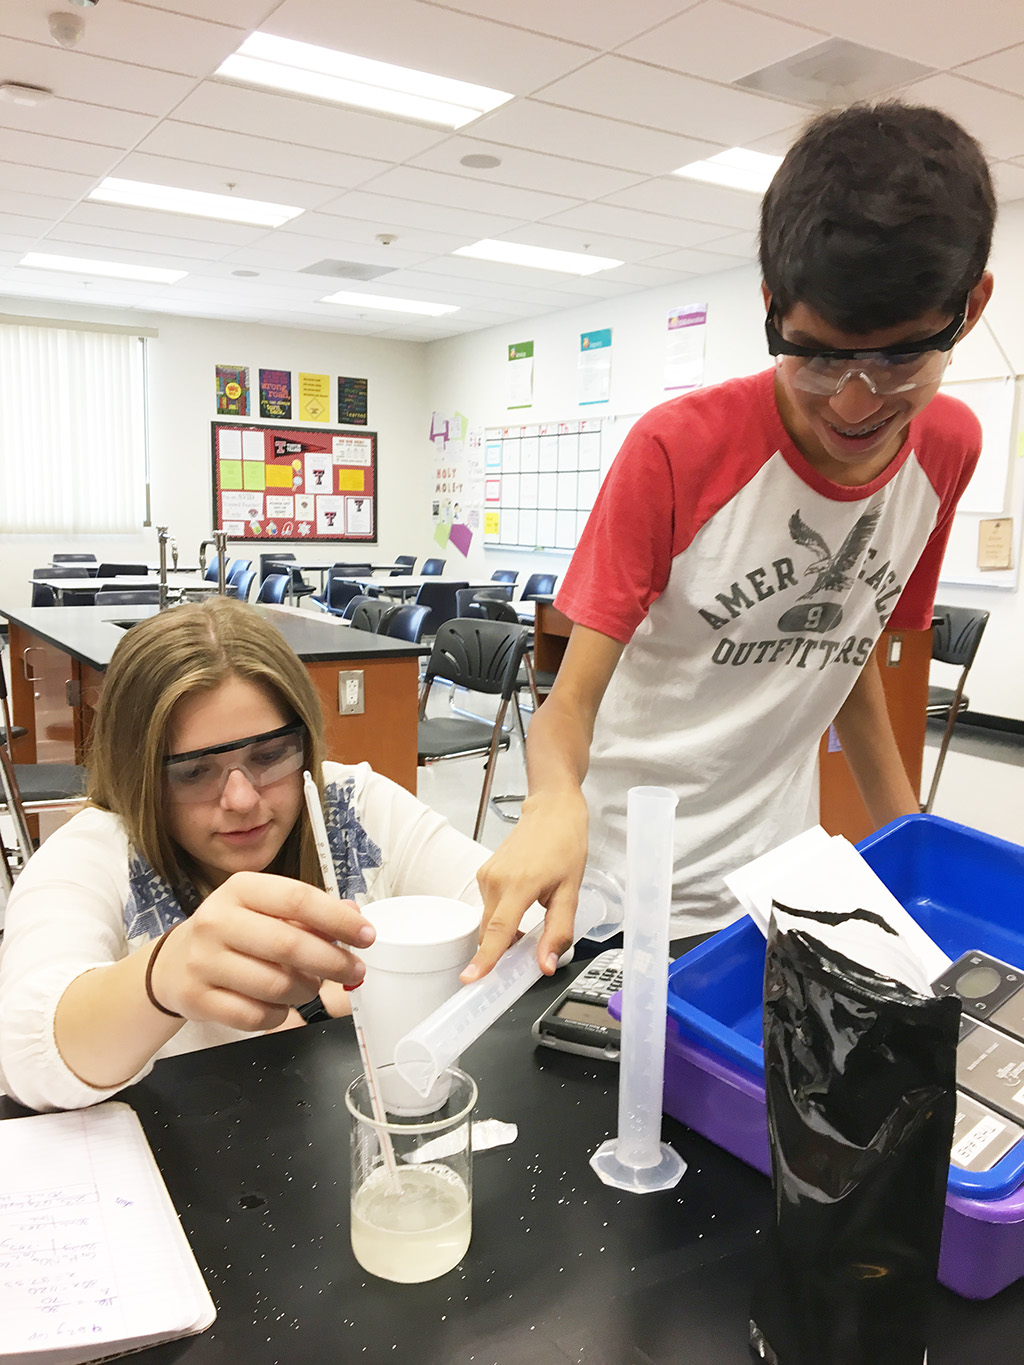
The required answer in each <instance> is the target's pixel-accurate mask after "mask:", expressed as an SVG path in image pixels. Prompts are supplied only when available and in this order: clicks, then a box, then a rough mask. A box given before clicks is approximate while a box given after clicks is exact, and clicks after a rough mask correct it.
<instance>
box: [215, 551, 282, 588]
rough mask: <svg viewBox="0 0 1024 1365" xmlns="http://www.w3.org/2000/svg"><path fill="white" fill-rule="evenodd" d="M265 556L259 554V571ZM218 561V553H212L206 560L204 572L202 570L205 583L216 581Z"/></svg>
mask: <svg viewBox="0 0 1024 1365" xmlns="http://www.w3.org/2000/svg"><path fill="white" fill-rule="evenodd" d="M266 557H267V556H265V555H260V569H261V571H262V569H263V560H264V559H265V558H266ZM219 563H220V555H218V554H214V555H212V556H211V557H210V559H208V560H207V561H206V569H205V570H204V572H203V581H204V582H205V583H216V581H217V566H218V565H219Z"/></svg>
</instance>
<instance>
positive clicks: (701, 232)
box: [548, 204, 721, 247]
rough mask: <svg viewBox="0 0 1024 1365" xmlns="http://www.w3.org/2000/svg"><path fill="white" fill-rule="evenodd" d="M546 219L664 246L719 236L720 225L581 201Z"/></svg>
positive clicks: (691, 243)
mask: <svg viewBox="0 0 1024 1365" xmlns="http://www.w3.org/2000/svg"><path fill="white" fill-rule="evenodd" d="M548 221H549V222H551V223H553V224H554V225H555V226H562V227H572V228H582V229H592V230H594V231H597V232H608V233H611V234H612V236H618V237H632V238H634V239H635V240H637V241H641V242H661V243H664V245H665V246H667V247H668V246H695V245H697V243H699V242H706V241H707V240H708V238H709V237H719V236H721V227H720V226H717V225H716V224H714V223H688V222H685V221H684V220H683V219H681V218H669V217H668V216H667V215H666V214H662V213H643V212H641V211H640V210H639V209H631V208H623V207H621V206H620V205H617V204H581V205H580V207H579V208H574V209H569V210H567V212H565V213H558V214H555V215H554V216H553V217H552V218H550V219H549V220H548Z"/></svg>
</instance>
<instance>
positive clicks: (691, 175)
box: [672, 147, 782, 194]
mask: <svg viewBox="0 0 1024 1365" xmlns="http://www.w3.org/2000/svg"><path fill="white" fill-rule="evenodd" d="M781 165H782V157H781V156H769V155H768V154H767V152H748V151H747V149H746V148H745V147H730V148H729V150H728V151H727V152H719V153H718V155H717V156H709V157H708V159H707V160H706V161H691V162H690V164H689V165H688V166H680V167H679V169H678V170H677V171H673V172H672V174H673V175H681V176H683V177H684V178H685V179H687V180H703V181H706V182H707V183H708V184H709V185H725V186H726V187H727V188H728V189H731V190H749V191H750V192H751V194H763V193H764V192H765V190H766V189H767V188H768V185H769V184H770V182H771V178H772V176H773V175H774V174H775V172H776V171H777V170H778V169H779V167H780V166H781Z"/></svg>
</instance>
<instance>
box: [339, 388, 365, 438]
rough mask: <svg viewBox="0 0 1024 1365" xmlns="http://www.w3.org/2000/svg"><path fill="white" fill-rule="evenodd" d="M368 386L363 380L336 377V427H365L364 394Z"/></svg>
mask: <svg viewBox="0 0 1024 1365" xmlns="http://www.w3.org/2000/svg"><path fill="white" fill-rule="evenodd" d="M367 388H368V384H367V381H366V380H365V379H353V378H351V377H349V378H346V377H344V376H342V375H339V376H338V425H339V426H342V427H344V426H349V427H365V426H366V411H367V409H366V392H367Z"/></svg>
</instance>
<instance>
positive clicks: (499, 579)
mask: <svg viewBox="0 0 1024 1365" xmlns="http://www.w3.org/2000/svg"><path fill="white" fill-rule="evenodd" d="M518 577H519V570H518V569H495V570H494V572H493V573H492V574H491V582H492V583H514V582H515V581H516V579H517V578H518Z"/></svg>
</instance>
